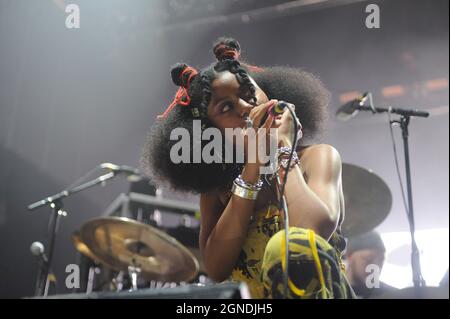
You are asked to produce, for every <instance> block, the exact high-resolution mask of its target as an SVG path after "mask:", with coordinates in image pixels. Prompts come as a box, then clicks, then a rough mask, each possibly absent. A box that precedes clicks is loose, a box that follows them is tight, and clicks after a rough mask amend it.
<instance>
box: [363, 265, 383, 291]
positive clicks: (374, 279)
mask: <svg viewBox="0 0 450 319" xmlns="http://www.w3.org/2000/svg"><path fill="white" fill-rule="evenodd" d="M380 272H381V269H380V267H379V266H378V265H375V264H370V265H367V267H366V273H368V274H369V275H367V277H366V287H367V288H369V289H371V288H380Z"/></svg>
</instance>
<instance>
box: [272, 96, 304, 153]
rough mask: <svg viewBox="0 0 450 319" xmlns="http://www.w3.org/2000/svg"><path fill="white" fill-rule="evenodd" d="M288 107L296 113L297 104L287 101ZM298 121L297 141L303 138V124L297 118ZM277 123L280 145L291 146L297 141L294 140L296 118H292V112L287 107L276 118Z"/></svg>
mask: <svg viewBox="0 0 450 319" xmlns="http://www.w3.org/2000/svg"><path fill="white" fill-rule="evenodd" d="M287 104H288V107H289V108H290V109H291V110H292V112H294V114H295V105H294V104H290V103H287ZM295 120H296V122H297V130H298V131H297V141H298V140H299V139H301V138H302V135H303V133H302V124H301V123H300V121H299V120H298V118H297V117H296V118H295ZM275 123H276V124H277V127H278V146H289V147H291V146H292V145H293V144H296V142H297V141H294V120H293V118H292V115H291V112H289V110H288V109H287V108H285V109H284V112H283V114H281V115H278V116H277V117H276V118H275Z"/></svg>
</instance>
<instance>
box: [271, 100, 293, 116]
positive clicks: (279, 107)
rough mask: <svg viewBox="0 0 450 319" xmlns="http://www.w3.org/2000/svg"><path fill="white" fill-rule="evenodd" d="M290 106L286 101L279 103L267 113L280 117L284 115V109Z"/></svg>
mask: <svg viewBox="0 0 450 319" xmlns="http://www.w3.org/2000/svg"><path fill="white" fill-rule="evenodd" d="M287 106H288V104H287V103H286V102H284V101H278V103H276V104H274V105H273V106H271V107H270V108H269V109H268V110H267V112H268V113H269V114H272V115H274V116H276V115H279V114H283V113H284V109H285V108H286V107H287Z"/></svg>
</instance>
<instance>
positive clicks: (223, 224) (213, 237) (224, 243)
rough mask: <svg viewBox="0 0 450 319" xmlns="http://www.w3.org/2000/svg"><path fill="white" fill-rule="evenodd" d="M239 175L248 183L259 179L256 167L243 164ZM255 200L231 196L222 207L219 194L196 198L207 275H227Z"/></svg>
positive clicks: (232, 264) (219, 276)
mask: <svg viewBox="0 0 450 319" xmlns="http://www.w3.org/2000/svg"><path fill="white" fill-rule="evenodd" d="M242 177H243V179H244V180H246V181H249V182H255V181H257V180H258V178H259V166H256V165H251V164H247V165H246V166H245V168H244V170H243V171H242ZM254 205H255V201H254V200H249V199H244V198H241V197H239V196H236V195H234V194H233V195H232V196H231V198H230V200H229V201H228V204H227V206H226V207H224V206H223V204H222V203H221V202H220V199H219V193H218V192H214V193H207V194H202V195H201V197H200V212H201V227H200V243H199V244H200V250H201V252H202V256H203V260H204V263H205V267H206V271H207V272H208V276H209V277H211V278H212V279H213V280H215V281H218V282H220V281H223V280H225V279H226V278H227V277H228V276H229V275H230V274H231V271H232V269H233V267H234V265H235V264H236V260H237V259H238V257H239V253H240V251H241V248H242V245H243V243H244V240H245V238H246V236H247V228H248V224H249V222H250V217H251V215H252V213H253V210H254Z"/></svg>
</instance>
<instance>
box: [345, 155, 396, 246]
mask: <svg viewBox="0 0 450 319" xmlns="http://www.w3.org/2000/svg"><path fill="white" fill-rule="evenodd" d="M342 187H343V192H344V199H345V219H344V222H343V224H342V232H343V234H344V236H346V237H352V236H357V235H361V234H364V233H366V232H368V231H370V230H372V229H374V228H375V227H376V226H378V225H379V224H381V222H382V221H383V220H384V219H385V218H386V216H387V215H388V214H389V212H390V210H391V207H392V194H391V191H390V190H389V187H388V186H387V185H386V183H385V182H384V181H383V180H382V179H381V178H380V177H379V176H377V175H375V174H374V173H373V172H372V171H370V170H367V169H365V168H362V167H359V166H356V165H353V164H347V163H344V164H343V165H342Z"/></svg>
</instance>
